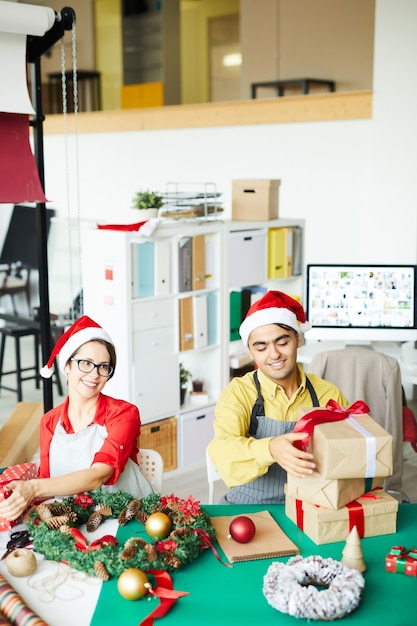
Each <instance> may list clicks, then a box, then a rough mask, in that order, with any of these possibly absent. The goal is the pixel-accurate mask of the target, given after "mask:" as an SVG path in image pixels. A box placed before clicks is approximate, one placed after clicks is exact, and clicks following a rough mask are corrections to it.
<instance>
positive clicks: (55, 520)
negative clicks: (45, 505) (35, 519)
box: [45, 515, 68, 530]
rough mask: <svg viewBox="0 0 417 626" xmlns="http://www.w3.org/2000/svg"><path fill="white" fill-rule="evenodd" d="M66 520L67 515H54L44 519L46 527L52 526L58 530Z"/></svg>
mask: <svg viewBox="0 0 417 626" xmlns="http://www.w3.org/2000/svg"><path fill="white" fill-rule="evenodd" d="M67 522H68V515H55V516H54V517H50V518H49V519H46V520H45V523H46V524H47V526H48V528H52V529H54V530H58V528H60V527H61V526H63V525H64V524H66V523H67Z"/></svg>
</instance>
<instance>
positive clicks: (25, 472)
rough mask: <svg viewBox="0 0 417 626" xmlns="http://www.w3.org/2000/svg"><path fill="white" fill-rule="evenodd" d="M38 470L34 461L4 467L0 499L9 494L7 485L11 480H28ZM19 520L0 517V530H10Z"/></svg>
mask: <svg viewBox="0 0 417 626" xmlns="http://www.w3.org/2000/svg"><path fill="white" fill-rule="evenodd" d="M37 476H38V470H37V467H36V463H20V464H19V465H10V466H9V467H6V469H5V470H4V472H2V473H1V474H0V501H2V500H4V499H5V498H7V497H8V495H9V493H8V492H9V489H8V488H7V485H8V484H9V483H10V482H12V480H30V479H31V478H37ZM19 521H20V520H16V521H14V522H10V521H9V520H7V519H5V518H4V517H0V531H2V530H10V528H12V527H13V526H15V525H16V524H18V523H19Z"/></svg>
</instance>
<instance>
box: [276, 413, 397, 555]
mask: <svg viewBox="0 0 417 626" xmlns="http://www.w3.org/2000/svg"><path fill="white" fill-rule="evenodd" d="M323 411H328V412H329V416H332V413H333V410H332V409H330V408H326V409H318V410H313V411H311V412H309V413H308V416H307V419H308V420H312V422H313V423H314V421H315V420H316V418H317V415H318V414H319V413H320V415H321V416H322V415H323ZM345 417H346V419H340V420H339V421H329V422H324V423H317V424H316V425H315V426H314V428H313V432H312V435H311V438H310V441H309V445H308V449H309V451H310V452H312V453H313V455H314V462H315V464H316V470H315V471H314V472H313V474H312V475H310V476H307V477H306V478H302V479H300V478H295V477H293V476H291V475H288V482H287V485H286V504H285V512H286V514H287V516H288V517H289V518H290V519H291V520H292V521H293V522H295V523H296V524H297V526H298V527H299V528H301V530H303V532H305V534H306V535H307V536H308V537H310V539H312V540H313V541H314V542H315V543H316V544H318V545H319V544H324V543H332V542H335V541H346V539H347V537H348V535H349V533H350V531H351V530H352V528H353V526H356V527H357V530H358V533H359V536H360V537H372V536H376V535H385V534H389V533H395V532H396V525H397V510H398V501H397V500H396V499H395V498H393V497H392V496H390V495H389V494H388V493H386V492H385V491H384V490H383V489H382V488H378V487H380V486H381V485H382V484H383V482H384V479H385V478H386V477H387V476H390V475H391V474H392V462H393V459H392V443H393V442H392V436H391V435H390V434H389V433H388V432H387V431H386V430H384V429H383V428H382V427H381V426H380V425H379V424H378V423H377V422H376V421H375V420H374V419H372V417H370V415H369V414H360V415H352V414H351V415H346V416H345ZM303 419H304V420H305V419H306V418H303ZM318 421H319V422H320V421H321V420H320V419H319V420H318Z"/></svg>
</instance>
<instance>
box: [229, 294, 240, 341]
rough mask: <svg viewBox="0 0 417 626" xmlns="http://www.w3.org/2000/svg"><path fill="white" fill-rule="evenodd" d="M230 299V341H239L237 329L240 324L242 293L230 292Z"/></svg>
mask: <svg viewBox="0 0 417 626" xmlns="http://www.w3.org/2000/svg"><path fill="white" fill-rule="evenodd" d="M229 299H230V341H237V340H238V339H240V335H239V327H240V325H241V323H242V292H241V291H231V292H230V295H229Z"/></svg>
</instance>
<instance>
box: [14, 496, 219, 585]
mask: <svg viewBox="0 0 417 626" xmlns="http://www.w3.org/2000/svg"><path fill="white" fill-rule="evenodd" d="M155 513H163V514H164V515H165V516H168V518H169V521H170V524H169V527H170V530H169V529H168V531H169V534H167V536H164V537H163V538H162V537H158V536H154V537H152V538H150V537H149V536H148V535H147V534H146V532H145V528H143V530H142V529H140V530H139V532H137V533H136V534H135V535H134V536H132V537H130V538H128V539H127V541H125V542H124V545H119V542H118V541H117V539H116V537H114V536H112V535H104V536H103V537H101V538H100V539H96V540H95V541H92V542H91V543H90V542H89V541H88V539H87V538H86V536H85V535H84V534H83V533H82V532H81V530H80V527H81V526H82V525H83V524H85V525H86V531H87V533H88V532H92V531H95V530H97V528H98V527H99V526H100V524H101V523H102V522H103V521H104V520H105V519H106V518H117V520H118V523H119V525H120V526H124V525H126V524H127V523H128V522H129V521H130V520H136V521H138V522H139V523H141V524H146V521H147V520H148V518H149V517H150V516H151V515H153V514H155ZM26 523H27V526H28V529H29V532H30V534H31V536H32V539H33V547H34V550H35V551H36V552H39V553H41V554H43V555H44V557H45V558H46V559H48V560H52V561H60V562H64V563H67V564H68V565H70V566H71V567H73V568H74V569H77V570H80V571H83V572H85V573H87V574H88V575H89V576H97V577H99V578H101V579H102V580H108V579H109V578H111V577H113V576H117V577H118V576H120V574H121V573H122V572H123V571H124V570H126V569H128V568H131V567H134V568H137V569H141V570H147V569H150V568H152V569H153V570H166V571H175V570H177V569H180V568H181V567H183V566H184V565H186V564H187V563H190V562H191V561H194V560H195V559H196V558H197V557H198V556H199V554H200V553H201V551H202V550H203V549H204V548H207V547H211V546H212V542H213V540H214V539H215V531H214V529H213V527H212V525H211V522H210V517H209V515H208V513H207V512H206V511H205V510H204V509H203V508H201V507H200V503H199V502H198V501H196V500H194V498H193V497H192V496H190V497H189V498H188V499H187V500H183V499H181V498H178V497H177V496H175V495H174V494H171V495H170V496H161V495H160V494H156V493H153V494H150V495H149V496H145V497H143V498H140V499H137V498H133V497H132V496H131V495H130V494H128V493H126V492H123V491H118V492H116V493H110V492H108V491H105V490H102V489H99V490H97V491H94V492H86V493H81V494H78V495H76V496H73V497H70V498H66V499H64V500H60V501H53V502H45V503H41V504H39V505H38V506H36V507H34V508H33V509H32V510H31V511H30V513H29V515H28V517H27V520H26Z"/></svg>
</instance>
